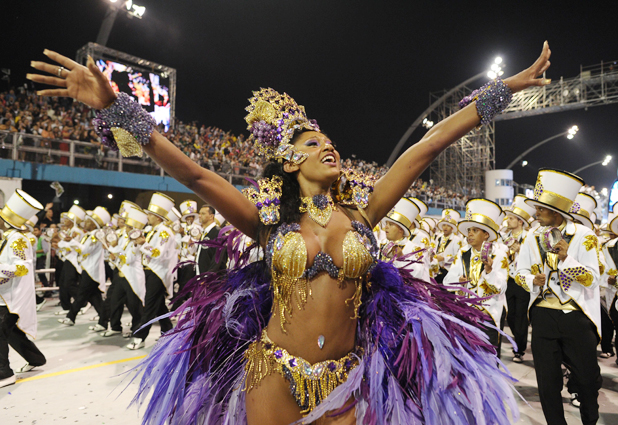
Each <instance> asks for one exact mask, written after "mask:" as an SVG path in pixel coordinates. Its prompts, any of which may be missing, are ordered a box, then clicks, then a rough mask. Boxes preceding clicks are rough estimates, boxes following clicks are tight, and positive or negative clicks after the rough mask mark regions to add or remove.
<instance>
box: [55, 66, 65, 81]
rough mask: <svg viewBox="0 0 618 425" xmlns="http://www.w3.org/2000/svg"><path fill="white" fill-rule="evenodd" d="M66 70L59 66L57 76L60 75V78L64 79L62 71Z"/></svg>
mask: <svg viewBox="0 0 618 425" xmlns="http://www.w3.org/2000/svg"><path fill="white" fill-rule="evenodd" d="M65 69H66V68H65V67H63V66H59V67H58V71H56V75H58V77H60V78H62V71H64V70H65Z"/></svg>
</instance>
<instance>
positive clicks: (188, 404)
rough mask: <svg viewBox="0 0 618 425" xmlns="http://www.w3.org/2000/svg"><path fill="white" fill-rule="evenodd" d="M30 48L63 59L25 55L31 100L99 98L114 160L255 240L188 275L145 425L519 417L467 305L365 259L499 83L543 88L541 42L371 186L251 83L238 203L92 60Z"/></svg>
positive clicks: (148, 371)
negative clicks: (382, 225) (248, 166)
mask: <svg viewBox="0 0 618 425" xmlns="http://www.w3.org/2000/svg"><path fill="white" fill-rule="evenodd" d="M44 53H45V55H47V56H48V57H49V58H50V59H51V60H53V61H55V62H57V63H58V64H60V65H61V66H58V65H52V64H48V63H45V62H33V63H32V66H33V67H34V68H36V69H37V70H40V71H43V72H47V73H49V74H52V76H43V75H38V74H29V75H28V76H27V77H28V78H29V79H31V80H32V81H35V82H38V83H44V84H49V85H55V86H57V87H59V88H55V89H48V90H42V91H40V92H38V94H39V95H41V96H68V97H72V98H74V99H76V100H78V101H81V102H83V103H85V104H87V105H89V106H91V107H92V108H95V109H98V110H100V111H99V114H98V117H97V119H95V121H94V123H95V127H96V128H97V131H98V132H99V134H100V135H101V137H102V140H103V141H104V142H105V143H107V144H108V145H110V146H112V147H114V148H119V149H120V151H121V153H123V154H125V155H131V154H139V153H141V151H142V149H143V151H145V152H146V153H147V154H148V155H149V156H150V157H151V158H153V159H154V160H155V161H156V162H157V163H158V164H159V165H160V166H161V167H162V168H163V169H165V171H167V172H168V173H169V174H170V175H171V176H172V177H174V178H175V179H177V180H178V181H179V182H181V183H183V184H184V185H186V186H187V187H188V188H190V189H191V190H193V191H194V192H195V193H196V194H197V195H198V196H200V197H201V198H202V199H204V200H205V201H206V202H208V203H209V204H210V205H212V206H213V207H215V208H216V209H217V210H218V211H219V212H221V214H222V215H223V216H224V217H225V218H226V220H227V221H229V222H230V223H231V224H232V225H233V226H234V227H235V228H237V229H239V230H240V231H241V232H242V233H244V234H246V235H248V236H250V237H252V238H254V239H255V240H257V241H258V243H259V245H260V246H261V247H262V248H263V249H264V251H265V260H264V261H258V262H255V263H252V264H248V265H245V266H243V267H239V268H236V269H235V270H230V271H227V272H225V273H219V274H208V273H207V274H204V275H201V276H198V277H196V278H195V279H194V280H193V281H192V282H191V283H190V284H188V285H187V291H190V292H192V293H193V296H192V298H191V299H189V300H188V301H187V302H186V303H185V305H184V307H183V308H182V310H184V311H185V313H186V314H185V315H183V316H181V317H180V319H179V322H178V325H177V327H176V328H175V329H174V330H173V331H172V332H170V333H168V334H167V335H166V336H165V337H164V338H162V339H161V340H160V341H159V343H158V344H157V345H156V346H155V348H154V349H153V351H152V352H151V354H150V356H149V357H148V359H146V360H145V361H144V362H143V363H142V364H141V365H140V367H139V368H140V370H141V371H143V376H142V379H141V384H140V395H141V396H144V395H145V394H146V393H148V391H149V390H150V389H153V391H154V392H153V396H152V399H151V401H150V403H149V405H148V408H147V409H146V412H145V416H144V423H152V424H163V423H164V422H165V421H166V420H167V421H169V423H171V424H194V423H199V424H249V425H253V424H266V423H268V424H289V423H292V422H295V421H302V423H319V424H328V423H337V424H343V423H346V424H349V423H356V424H383V423H396V424H398V423H401V424H423V423H430V424H469V423H497V424H507V423H509V418H508V413H507V406H508V408H509V409H510V410H511V411H512V414H513V416H514V417H517V415H518V414H517V407H516V404H515V402H514V399H513V390H512V386H511V383H510V382H509V381H510V377H509V376H508V375H506V374H505V373H503V372H501V371H500V370H499V369H498V367H497V365H496V364H497V360H496V356H495V351H494V350H493V348H492V347H491V345H490V344H489V343H488V341H487V339H486V338H485V337H484V335H483V333H482V332H481V331H479V330H478V329H477V322H479V321H482V320H483V319H482V315H481V314H480V311H479V310H478V309H475V308H474V307H473V306H471V304H472V303H474V302H475V301H474V300H471V299H467V300H464V299H463V298H459V297H457V296H456V295H454V294H451V293H450V292H448V291H446V290H445V289H444V288H443V287H441V286H439V285H436V284H435V283H433V282H423V281H419V280H417V279H414V278H413V277H412V276H411V274H410V273H407V272H406V271H405V269H401V270H397V269H395V268H394V267H393V266H392V265H391V264H389V263H385V262H381V261H378V260H377V253H378V251H377V246H376V243H375V239H374V238H373V234H372V232H371V229H372V228H373V226H374V225H375V224H376V223H378V222H379V221H380V220H381V219H382V218H383V217H384V216H385V215H386V214H387V213H388V212H389V211H390V210H391V208H392V207H393V206H394V205H395V204H396V203H397V201H399V200H400V199H401V197H402V196H403V195H404V194H405V192H406V191H407V190H408V188H409V187H410V185H411V184H412V182H413V181H414V180H416V178H417V177H418V176H419V175H420V174H421V173H422V172H423V170H425V168H426V167H427V166H428V165H429V164H430V163H431V161H432V160H433V159H434V158H435V157H436V156H437V155H438V154H439V153H440V152H442V151H443V150H444V149H446V148H447V147H448V146H449V145H450V144H452V143H453V142H455V141H456V140H458V139H459V138H461V137H462V136H464V135H465V134H466V133H468V132H469V131H471V130H472V129H474V128H475V127H477V126H478V125H479V124H487V123H489V122H490V121H491V119H492V118H493V117H494V116H495V115H496V114H498V113H500V112H501V111H502V110H503V109H504V108H505V107H506V106H507V105H508V103H509V101H510V99H511V94H512V93H513V92H517V91H520V90H523V89H525V88H527V87H530V86H542V85H545V84H548V83H549V80H545V79H539V78H538V77H539V76H540V75H542V74H543V72H545V70H546V69H547V68H548V67H549V65H550V63H549V56H550V50H549V47H548V45H547V42H546V43H545V44H544V46H543V51H542V53H541V56H540V57H539V58H538V59H537V61H536V62H535V63H534V64H533V65H532V66H531V67H530V68H528V69H526V70H525V71H522V72H520V73H519V74H517V75H515V76H513V77H510V78H507V79H505V80H504V81H502V80H496V81H492V82H490V83H488V84H486V85H485V86H484V87H482V88H481V89H480V90H478V91H477V92H475V93H473V95H471V96H470V97H469V98H466V99H464V101H462V102H463V103H462V109H461V110H460V111H459V112H457V113H455V114H453V115H452V116H450V117H448V118H447V119H445V120H443V121H442V122H440V123H438V124H437V125H435V126H434V127H433V128H432V129H431V130H430V131H428V132H427V133H426V134H425V136H424V137H423V138H422V139H421V141H420V142H418V143H416V144H415V145H413V146H412V147H410V148H409V149H408V150H407V151H406V152H405V153H404V154H403V155H401V156H400V157H399V159H398V160H397V161H396V162H395V164H394V165H393V166H392V167H391V169H390V170H389V171H388V173H387V174H386V175H385V176H384V177H382V178H381V179H380V180H379V181H377V182H375V185H374V184H373V182H372V181H370V179H367V178H364V177H363V176H360V175H357V174H356V173H354V172H353V171H350V170H347V171H346V170H344V171H342V170H341V163H340V157H339V153H338V152H337V150H336V149H335V147H334V145H333V143H332V142H331V141H330V139H329V138H328V137H327V136H326V135H325V134H324V133H322V132H321V130H320V128H319V126H318V125H317V123H316V122H315V121H313V120H309V119H308V118H307V116H306V114H305V110H304V108H303V107H302V106H299V105H297V104H296V103H295V102H294V100H293V99H292V98H290V97H289V96H287V95H286V94H279V93H277V92H276V91H274V90H272V89H262V90H260V91H258V92H255V93H254V96H253V97H252V98H251V99H250V105H249V107H248V108H247V111H248V112H249V115H248V116H247V117H246V120H247V123H248V129H249V131H250V132H251V134H252V137H251V139H252V140H254V141H255V143H256V146H257V147H258V148H259V150H260V152H261V153H262V154H263V155H264V156H265V157H266V159H267V160H269V162H268V164H267V165H266V167H265V170H264V176H263V179H261V180H260V181H259V182H258V183H259V187H258V188H256V189H254V190H250V191H248V193H247V195H248V196H247V197H245V196H243V194H242V193H241V192H239V191H238V190H236V189H235V188H234V187H233V186H232V185H230V184H229V183H228V182H227V181H226V180H224V179H223V178H221V177H220V176H218V175H217V174H215V173H213V172H211V171H209V170H207V169H204V168H201V167H199V166H198V165H197V164H195V163H194V162H193V161H191V160H190V159H189V158H188V157H187V156H186V155H184V154H183V153H182V152H181V151H180V150H179V149H177V148H176V147H175V146H174V145H173V144H172V143H171V142H169V141H168V140H167V139H166V138H165V137H163V136H162V135H161V134H160V133H159V132H157V131H156V130H154V128H155V123H154V121H153V120H152V119H151V118H150V116H149V115H148V114H147V113H146V112H145V111H143V110H142V109H141V108H140V107H139V106H138V105H137V104H136V103H135V102H132V101H131V99H130V98H129V97H128V96H127V95H125V94H119V95H118V96H117V95H116V94H115V93H114V92H113V91H112V89H111V86H110V84H109V81H108V79H107V78H106V77H105V76H104V75H103V74H102V73H101V72H100V70H99V69H98V68H97V66H96V65H95V63H94V61H93V60H92V58H89V59H88V63H87V66H82V65H79V64H77V63H75V62H74V61H72V60H70V59H68V58H67V57H65V56H62V55H60V54H58V53H55V52H52V51H48V50H45V52H44ZM230 239H231V238H230ZM241 264H242V262H241Z"/></svg>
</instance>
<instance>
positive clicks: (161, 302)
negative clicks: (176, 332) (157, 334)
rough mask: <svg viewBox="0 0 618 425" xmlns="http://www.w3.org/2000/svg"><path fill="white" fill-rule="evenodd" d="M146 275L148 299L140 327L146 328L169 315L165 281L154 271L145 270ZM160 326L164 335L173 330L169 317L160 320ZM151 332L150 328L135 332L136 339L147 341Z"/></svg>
mask: <svg viewBox="0 0 618 425" xmlns="http://www.w3.org/2000/svg"><path fill="white" fill-rule="evenodd" d="M144 273H145V274H146V299H145V303H144V304H145V307H144V314H143V315H142V323H141V324H140V327H142V326H144V325H145V324H146V323H148V322H150V321H151V320H152V319H154V318H155V317H158V316H162V315H164V314H167V313H169V310H168V309H167V306H166V305H165V285H163V281H162V280H161V279H159V276H157V275H156V274H155V273H154V272H153V271H152V270H145V271H144ZM159 325H161V332H162V333H163V332H167V331H169V330H170V329H172V328H173V325H172V321H171V320H170V319H169V317H168V318H165V319H161V320H159ZM149 332H150V326H144V327H143V328H142V329H140V330H138V331H137V332H135V333H134V334H133V336H134V337H135V338H141V339H146V338H147V337H148V333H149Z"/></svg>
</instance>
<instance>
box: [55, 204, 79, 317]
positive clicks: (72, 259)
mask: <svg viewBox="0 0 618 425" xmlns="http://www.w3.org/2000/svg"><path fill="white" fill-rule="evenodd" d="M85 219H86V210H84V209H83V208H82V207H80V206H78V205H73V206H72V207H71V208H70V209H69V211H68V212H67V213H66V221H64V223H65V224H64V226H62V231H61V233H60V236H61V240H60V242H58V249H59V251H62V252H63V255H64V258H65V262H64V265H63V268H62V274H61V275H60V280H59V282H58V286H59V293H60V306H61V308H62V310H61V311H57V312H56V313H55V314H56V315H66V314H67V313H68V312H69V311H70V310H71V298H73V300H75V298H77V292H78V288H79V282H80V280H81V273H82V267H81V266H80V264H79V261H78V253H77V249H79V248H78V245H79V241H80V240H81V239H82V237H83V236H84V230H83V229H82V227H81V226H80V224H81V223H82V222H83V221H84V220H85Z"/></svg>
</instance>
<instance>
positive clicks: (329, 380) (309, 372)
mask: <svg viewBox="0 0 618 425" xmlns="http://www.w3.org/2000/svg"><path fill="white" fill-rule="evenodd" d="M362 355H363V349H362V348H361V347H357V348H356V349H355V350H354V351H352V352H350V353H349V354H348V355H346V356H344V357H342V358H340V359H339V360H325V361H322V362H318V363H315V364H311V363H309V362H307V361H306V360H305V359H303V358H302V357H298V356H292V355H291V354H290V353H288V352H287V350H286V349H285V348H281V347H279V346H278V345H276V344H275V343H274V342H273V341H272V340H271V339H270V338H269V337H268V334H267V333H266V329H264V330H263V331H262V337H261V339H260V340H259V341H255V342H253V343H252V344H251V345H250V346H249V348H248V349H247V351H246V352H245V355H244V358H245V359H246V361H247V363H246V364H245V385H244V388H243V391H251V390H252V389H253V388H256V387H258V386H259V385H260V382H261V381H262V379H264V378H265V377H266V376H268V375H270V374H271V373H273V372H277V373H278V374H280V375H281V376H283V378H285V379H286V380H287V381H288V382H289V383H290V392H291V393H292V396H293V397H294V399H295V400H296V403H297V404H298V406H299V407H300V408H301V413H302V414H303V415H307V414H308V413H310V412H311V411H312V410H313V409H315V407H316V406H318V405H319V404H320V403H321V402H322V401H323V400H324V399H326V397H328V395H329V394H330V393H331V392H333V391H334V390H335V388H337V387H338V386H339V385H341V384H343V383H344V382H345V381H346V380H347V379H348V375H349V373H350V372H351V371H352V370H353V369H354V368H356V367H357V366H358V365H359V363H360V359H361V357H362Z"/></svg>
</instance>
